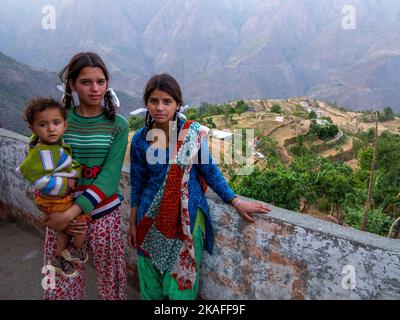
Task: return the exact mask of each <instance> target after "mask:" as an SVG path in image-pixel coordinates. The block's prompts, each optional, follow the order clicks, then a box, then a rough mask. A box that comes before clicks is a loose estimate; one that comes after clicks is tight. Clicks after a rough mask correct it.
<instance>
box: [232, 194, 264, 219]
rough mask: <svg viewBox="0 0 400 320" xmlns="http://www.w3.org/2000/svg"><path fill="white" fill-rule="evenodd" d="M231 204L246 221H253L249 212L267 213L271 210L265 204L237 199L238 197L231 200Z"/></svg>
mask: <svg viewBox="0 0 400 320" xmlns="http://www.w3.org/2000/svg"><path fill="white" fill-rule="evenodd" d="M232 205H233V206H234V207H235V209H236V211H237V212H238V213H239V214H240V216H241V217H242V218H243V219H244V220H246V221H247V222H251V223H254V222H255V221H254V219H253V218H252V217H250V216H249V214H251V213H268V212H270V211H271V209H270V208H268V207H267V206H266V205H264V204H262V203H260V202H257V201H254V202H249V201H244V200H241V199H239V198H238V197H236V198H234V199H233V200H232Z"/></svg>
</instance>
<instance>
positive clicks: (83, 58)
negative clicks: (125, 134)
mask: <svg viewBox="0 0 400 320" xmlns="http://www.w3.org/2000/svg"><path fill="white" fill-rule="evenodd" d="M85 67H93V68H95V67H98V68H100V69H101V70H103V72H104V76H105V78H106V80H107V82H108V81H109V80H110V78H111V77H110V73H109V72H108V70H107V67H106V65H105V64H104V62H103V60H102V59H101V58H100V56H99V55H98V54H96V53H94V52H80V53H78V54H76V55H75V56H73V57H72V59H71V61H70V62H69V63H68V65H66V66H65V67H64V68H63V69H62V70H61V72H60V73H59V77H60V80H61V82H62V83H64V84H65V91H66V94H65V96H64V98H63V100H62V103H63V105H64V106H65V108H66V109H67V110H68V109H70V108H71V105H72V102H73V101H72V100H73V99H72V95H71V93H72V89H71V86H70V84H69V82H70V80H72V82H74V83H75V81H76V79H77V78H78V76H79V73H80V72H81V70H82V69H83V68H85ZM104 101H105V104H106V107H105V115H106V117H107V118H108V119H110V120H114V119H115V113H116V112H115V105H114V104H113V102H112V99H111V93H110V92H109V91H106V93H105V95H104Z"/></svg>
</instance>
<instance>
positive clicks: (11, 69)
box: [0, 52, 142, 134]
mask: <svg viewBox="0 0 400 320" xmlns="http://www.w3.org/2000/svg"><path fill="white" fill-rule="evenodd" d="M0 83H1V85H0V113H1V118H0V128H5V129H8V130H12V131H15V132H19V133H22V134H28V133H29V132H30V131H29V129H28V127H27V125H26V124H25V122H24V121H23V117H22V113H23V111H24V109H25V105H26V103H27V102H28V100H29V99H30V98H33V97H49V96H52V97H53V98H55V99H60V98H61V92H60V91H58V89H57V88H56V85H57V84H58V83H59V80H58V77H57V74H56V73H55V72H48V71H46V70H43V69H41V70H38V69H34V68H31V67H29V66H27V65H24V64H21V63H19V62H17V61H16V60H15V59H12V58H10V57H8V56H6V55H4V54H2V53H1V52H0ZM116 93H117V95H118V98H119V100H120V103H121V108H120V110H118V111H117V112H118V113H121V114H123V115H124V116H126V117H127V116H129V112H130V111H132V110H133V109H136V108H138V107H141V106H142V102H141V100H139V99H137V98H134V97H131V96H130V95H128V94H126V93H123V92H120V91H118V90H116Z"/></svg>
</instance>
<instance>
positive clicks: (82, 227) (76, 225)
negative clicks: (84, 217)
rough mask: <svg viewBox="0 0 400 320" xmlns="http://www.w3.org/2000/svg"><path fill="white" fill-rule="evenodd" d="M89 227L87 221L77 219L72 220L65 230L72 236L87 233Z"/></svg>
mask: <svg viewBox="0 0 400 320" xmlns="http://www.w3.org/2000/svg"><path fill="white" fill-rule="evenodd" d="M87 229H88V224H87V222H76V221H75V220H72V221H71V222H70V223H69V224H68V227H67V228H66V229H65V230H64V232H65V233H66V234H69V235H70V236H79V235H81V234H85V233H86V231H87Z"/></svg>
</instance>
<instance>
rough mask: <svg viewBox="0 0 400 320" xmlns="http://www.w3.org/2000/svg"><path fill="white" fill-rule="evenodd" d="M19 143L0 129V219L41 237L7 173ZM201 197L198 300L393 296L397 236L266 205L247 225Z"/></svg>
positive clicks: (398, 295) (124, 180) (25, 190)
mask: <svg viewBox="0 0 400 320" xmlns="http://www.w3.org/2000/svg"><path fill="white" fill-rule="evenodd" d="M26 143H27V138H26V137H23V136H20V135H18V134H15V133H13V132H10V131H6V130H4V129H0V185H1V186H2V187H3V192H1V193H0V219H13V220H17V221H20V222H23V223H24V224H29V225H31V226H34V227H35V228H36V229H37V230H38V231H39V232H41V233H42V234H43V223H42V222H41V213H40V212H39V211H38V210H37V209H36V208H35V206H34V204H33V201H32V199H33V190H32V187H30V186H29V185H28V184H27V183H26V182H25V181H24V180H23V179H22V178H20V177H18V176H16V175H15V173H14V170H15V167H16V166H17V165H18V164H19V163H20V162H21V161H22V160H23V158H24V155H25V152H26ZM127 170H128V168H124V170H123V173H122V175H121V183H120V189H121V191H122V192H123V194H124V195H125V197H126V200H125V201H124V204H123V205H122V207H121V214H122V221H123V232H124V239H126V236H125V234H126V230H127V221H128V214H129V202H128V199H129V174H128V171H127ZM207 201H208V203H209V205H210V210H211V212H212V217H213V225H214V229H215V230H214V231H215V246H214V253H213V255H212V256H210V255H208V254H207V253H205V255H204V260H203V264H202V272H201V279H200V296H201V298H203V299H400V240H394V239H388V238H384V237H380V236H377V235H373V234H369V233H366V232H361V231H358V230H354V229H351V228H346V227H342V226H339V225H336V224H333V223H329V222H326V221H322V220H318V219H315V218H312V217H310V216H307V215H303V214H300V213H295V212H291V211H287V210H284V209H281V208H277V207H273V206H271V208H272V211H271V213H270V214H268V215H267V216H266V215H261V214H260V215H256V223H255V224H248V223H246V222H244V221H243V220H241V219H240V218H239V216H238V214H237V213H236V212H235V210H234V209H233V208H232V207H231V206H229V205H226V204H224V203H223V202H222V201H221V200H220V199H219V198H218V196H216V195H215V194H213V193H212V192H209V193H208V195H207ZM126 256H127V259H128V262H129V266H130V268H129V273H130V275H131V276H132V277H133V278H134V279H136V271H135V268H134V267H133V266H134V264H135V263H134V262H135V259H136V257H135V253H134V252H133V250H131V249H130V248H128V247H126ZM349 279H352V280H349ZM352 281H353V282H352ZM134 283H135V284H136V285H137V280H135V282H134Z"/></svg>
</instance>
